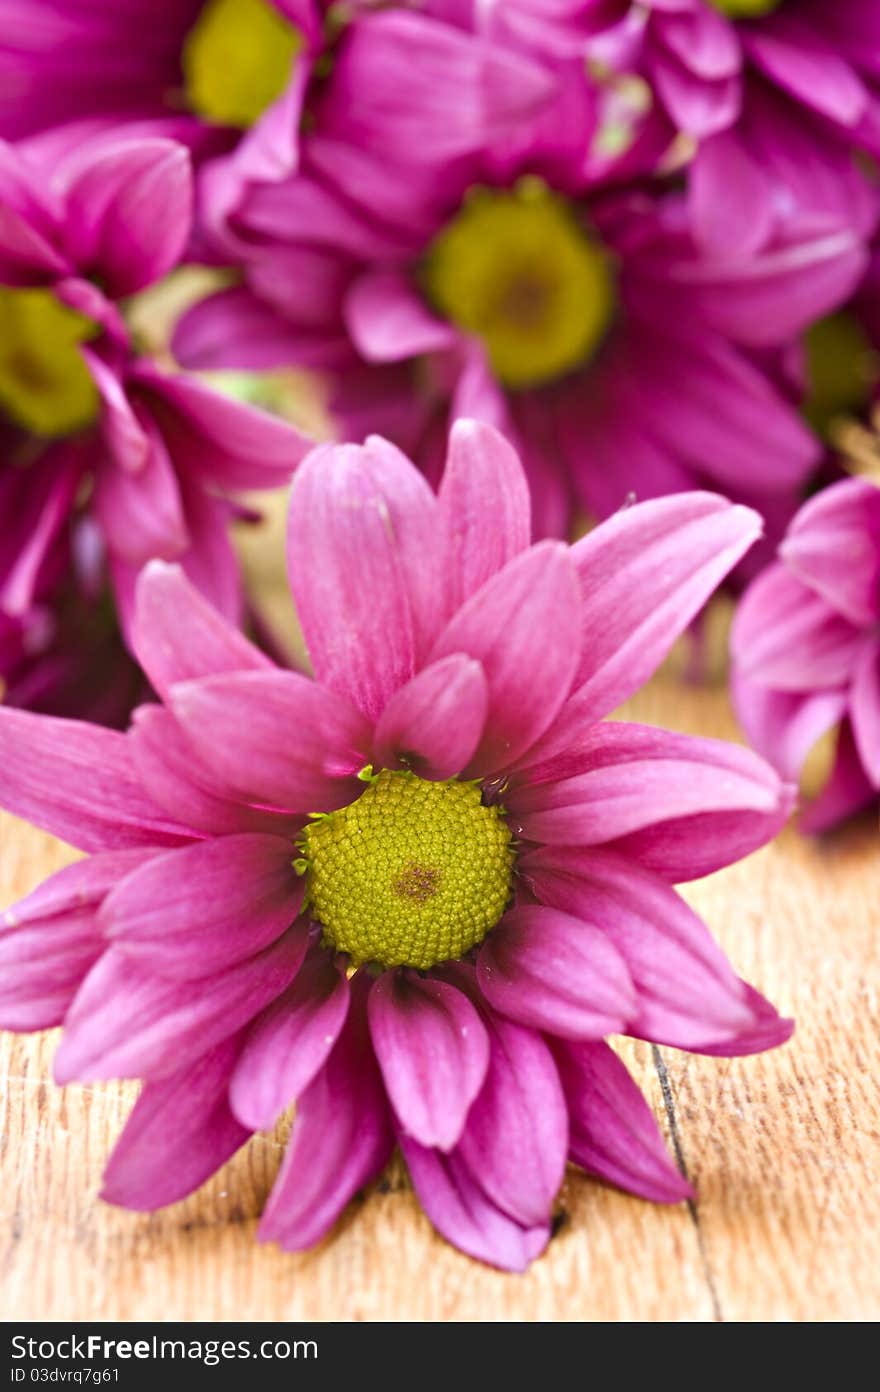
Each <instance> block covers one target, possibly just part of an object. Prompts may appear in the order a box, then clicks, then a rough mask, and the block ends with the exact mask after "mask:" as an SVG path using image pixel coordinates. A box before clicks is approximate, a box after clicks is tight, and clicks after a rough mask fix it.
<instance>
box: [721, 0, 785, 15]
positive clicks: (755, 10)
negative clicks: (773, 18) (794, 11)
mask: <svg viewBox="0 0 880 1392" xmlns="http://www.w3.org/2000/svg"><path fill="white" fill-rule="evenodd" d="M781 3H782V0H709V4H710V5H711V6H712V7H713V9H716V10H720V11H721V13H722V14H723V15H727V16H728V17H729V18H730V19H759V18H760V16H761V15H768V14H771V13H772V12H773V10H776V9H778V8H779V6H780V4H781Z"/></svg>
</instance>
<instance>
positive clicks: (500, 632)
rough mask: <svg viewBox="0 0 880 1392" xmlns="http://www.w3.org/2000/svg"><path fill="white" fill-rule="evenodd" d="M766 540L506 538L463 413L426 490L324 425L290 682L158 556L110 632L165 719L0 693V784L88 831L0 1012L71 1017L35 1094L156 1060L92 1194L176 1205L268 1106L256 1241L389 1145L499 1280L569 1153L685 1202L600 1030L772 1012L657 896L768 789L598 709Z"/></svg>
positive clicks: (37, 900) (734, 847) (516, 512)
mask: <svg viewBox="0 0 880 1392" xmlns="http://www.w3.org/2000/svg"><path fill="white" fill-rule="evenodd" d="M758 531H759V520H758V519H757V517H756V516H755V515H754V514H753V513H751V512H749V511H748V510H747V509H743V508H741V507H733V506H731V505H730V504H728V503H727V502H725V501H724V500H723V499H720V498H718V497H715V496H712V495H708V494H689V495H685V496H682V497H681V498H677V499H669V500H665V501H661V502H657V503H648V504H643V505H641V506H638V507H634V508H632V509H630V510H628V511H626V512H624V513H622V514H620V515H619V516H618V517H616V518H615V519H613V520H612V521H611V522H609V523H606V524H604V525H603V526H601V527H599V528H598V529H597V530H596V531H595V532H593V533H592V534H591V535H590V536H589V537H587V538H585V539H584V540H583V541H581V542H579V543H578V544H577V545H576V546H574V547H573V548H571V549H570V550H569V549H568V548H566V547H565V546H563V545H561V544H559V543H552V542H544V543H541V544H538V545H534V546H531V545H529V503H528V492H527V489H526V485H525V480H524V477H523V475H522V473H521V470H520V467H519V464H518V462H517V460H516V458H515V456H514V455H513V454H512V452H511V450H510V448H509V446H508V445H506V443H505V442H504V441H503V440H502V438H501V437H500V436H498V435H497V434H496V433H494V432H493V431H491V430H490V429H488V428H486V427H482V426H479V425H476V424H474V423H468V422H463V423H459V425H458V426H457V427H456V428H455V430H454V431H453V434H452V437H451V441H450V449H449V459H448V464H447V468H446V471H445V473H444V477H443V481H442V484H441V488H440V491H439V494H438V495H437V496H435V495H433V494H432V493H431V491H430V489H429V488H428V486H427V485H426V483H425V482H424V479H423V478H422V477H421V476H420V475H419V473H418V472H417V471H416V470H415V469H414V468H413V466H412V465H411V464H410V463H409V461H407V460H406V459H405V458H404V457H403V456H402V455H400V454H399V453H398V451H397V450H396V449H394V448H393V447H392V446H391V445H389V444H387V443H386V442H385V441H383V440H380V439H374V440H371V441H370V442H369V443H368V445H367V446H366V448H363V449H361V448H357V447H353V446H346V447H339V448H336V447H322V448H320V449H318V450H316V451H315V452H314V453H313V454H311V455H310V456H309V458H308V459H307V460H306V461H305V462H304V464H303V465H302V467H301V469H300V471H299V473H298V475H297V478H296V481H295V483H294V488H293V496H292V505H291V514H290V531H289V551H288V557H289V563H290V569H291V577H292V587H293V590H294V594H295V597H296V600H297V604H298V611H299V615H300V619H301V622H302V626H303V631H304V634H305V638H306V642H307V644H308V648H309V653H310V656H311V661H312V664H313V666H314V672H315V676H314V678H309V677H306V676H304V675H302V674H301V673H296V672H290V671H281V670H279V669H277V668H275V667H274V666H273V665H272V664H271V663H270V662H269V660H268V659H267V658H265V657H264V656H263V655H262V654H261V653H259V652H258V651H257V650H256V649H255V648H253V647H252V646H251V645H250V644H249V643H247V641H246V640H245V639H244V638H243V637H242V636H241V635H240V634H238V633H236V632H235V631H234V630H233V629H231V628H230V627H228V626H227V625H226V623H225V622H224V620H223V619H222V618H221V616H220V615H218V614H217V613H216V612H215V611H212V610H211V609H210V607H209V606H208V605H207V603H206V602H205V600H204V599H203V598H201V597H200V596H199V595H198V594H197V592H196V591H195V590H194V589H193V588H192V587H191V586H190V585H189V584H188V583H187V581H186V580H185V578H184V576H183V575H182V573H181V572H180V570H179V569H177V568H169V567H166V566H163V565H160V564H158V563H154V564H153V565H152V566H151V567H149V568H148V569H147V571H146V572H144V574H143V576H142V577H141V580H140V582H139V586H138V607H137V616H136V622H135V646H136V651H137V653H138V656H139V658H140V660H141V662H142V663H143V666H144V669H145V671H146V672H147V674H148V675H149V677H150V680H151V681H152V683H153V686H154V687H155V689H156V691H157V692H158V693H159V695H160V697H161V700H162V704H161V705H155V706H151V707H147V708H143V709H142V710H141V711H140V712H139V713H138V714H137V717H136V719H135V722H134V725H133V728H132V730H131V732H130V733H129V734H128V735H127V736H123V735H119V734H115V733H113V732H110V731H103V730H99V729H98V728H96V727H92V726H88V725H77V724H76V723H74V722H69V721H61V720H53V719H50V718H48V717H38V716H34V715H30V714H27V713H22V712H15V711H11V710H0V755H2V759H3V765H4V772H5V777H4V785H3V792H2V797H3V801H4V804H5V805H6V806H7V807H8V808H9V809H10V810H13V811H15V812H17V813H18V814H20V815H25V816H28V817H30V818H32V819H33V820H35V821H37V822H38V823H39V824H41V825H43V826H45V827H46V828H47V829H50V830H52V831H53V832H54V833H56V834H58V835H61V836H62V837H66V838H69V839H71V840H73V841H74V842H75V843H76V844H78V845H79V846H80V847H82V848H83V849H84V850H86V851H89V852H91V853H92V854H91V855H90V858H89V859H87V860H85V861H82V862H80V863H78V864H76V865H74V866H73V867H70V868H68V869H67V870H64V871H62V872H61V874H60V875H58V876H55V877H54V878H53V879H52V880H50V881H48V882H47V883H46V884H45V885H44V886H42V887H41V888H40V889H38V890H37V891H35V893H34V894H32V895H31V896H29V898H28V899H26V900H25V901H23V903H22V904H20V905H18V906H16V907H15V908H14V909H12V910H10V911H9V913H8V914H7V916H6V929H5V931H4V933H3V935H2V938H0V958H2V960H3V964H4V967H5V969H6V970H5V973H4V978H3V979H4V983H5V984H4V986H3V988H2V994H0V1019H2V1022H3V1023H4V1024H5V1025H7V1026H8V1027H12V1028H19V1029H22V1028H41V1027H45V1026H47V1025H50V1024H54V1023H58V1022H59V1021H62V1020H63V1021H64V1025H65V1032H64V1039H63V1042H62V1045H61V1048H60V1050H59V1053H58V1056H57V1060H56V1076H57V1078H58V1079H59V1081H62V1082H64V1081H70V1080H73V1079H74V1078H76V1079H79V1080H82V1081H87V1080H91V1081H94V1080H97V1079H101V1078H108V1077H114V1076H137V1077H142V1078H144V1079H145V1080H146V1086H145V1088H144V1091H143V1094H142V1096H141V1098H140V1101H139V1102H138V1104H137V1106H136V1108H135V1111H134V1113H133V1114H132V1117H131V1119H130V1121H129V1123H128V1126H127V1128H126V1130H125V1132H124V1133H123V1136H122V1138H121V1140H120V1142H119V1144H118V1146H117V1149H116V1151H115V1152H114V1156H113V1158H112V1159H111V1161H110V1165H109V1167H108V1171H107V1174H106V1176H105V1189H104V1193H105V1197H107V1198H109V1199H110V1200H112V1201H114V1202H117V1203H122V1204H126V1205H128V1206H130V1207H135V1208H152V1207H156V1206H158V1205H160V1204H164V1203H169V1202H172V1201H173V1200H175V1199H177V1198H180V1197H182V1196H183V1195H184V1194H185V1193H187V1192H189V1191H190V1190H191V1189H192V1188H193V1187H195V1186H196V1185H197V1184H199V1183H201V1181H202V1180H203V1179H204V1178H205V1177H206V1176H207V1175H208V1174H209V1173H210V1172H211V1171H212V1170H213V1169H214V1168H216V1167H217V1166H218V1165H219V1164H221V1163H222V1162H223V1160H225V1159H226V1158H227V1157H228V1155H229V1154H230V1153H231V1152H232V1151H233V1150H234V1149H235V1148H237V1146H238V1145H240V1144H241V1143H242V1141H243V1140H244V1139H245V1138H246V1136H247V1135H248V1134H249V1132H250V1131H251V1130H253V1129H255V1128H258V1127H263V1126H267V1125H270V1124H271V1123H272V1122H273V1121H274V1119H275V1118H276V1117H277V1116H278V1115H279V1113H280V1112H281V1111H283V1110H284V1108H285V1107H286V1106H287V1105H288V1104H289V1103H290V1102H291V1101H292V1100H293V1098H294V1097H296V1098H298V1106H297V1115H296V1121H295V1125H294V1132H293V1136H292V1140H291V1144H290V1148H289V1150H288V1153H287V1157H286V1159H285V1162H284V1164H283V1166H282V1169H281V1172H280V1174H279V1176H278V1178H277V1180H276V1184H275V1187H274V1189H273V1193H272V1196H271V1198H270V1200H269V1203H268V1206H267V1209H266V1212H265V1215H264V1218H263V1223H262V1228H261V1232H262V1235H263V1236H264V1237H266V1238H274V1239H277V1240H278V1241H280V1242H281V1243H282V1245H284V1246H285V1247H288V1248H299V1247H303V1246H307V1245H310V1244H311V1243H313V1242H315V1241H317V1240H318V1238H319V1237H321V1236H322V1235H323V1233H325V1232H326V1230H327V1229H328V1227H329V1226H330V1225H331V1224H332V1222H333V1221H334V1219H335V1218H336V1216H337V1215H338V1214H339V1212H340V1211H341V1209H342V1207H343V1206H344V1205H345V1204H346V1203H347V1202H348V1200H349V1199H350V1197H351V1196H352V1195H353V1194H354V1192H355V1191H356V1190H357V1189H358V1188H360V1187H361V1186H362V1185H363V1184H364V1183H365V1182H366V1181H367V1180H369V1179H370V1178H371V1177H372V1176H374V1175H375V1174H376V1173H377V1172H378V1171H379V1170H380V1169H381V1168H382V1166H383V1165H384V1164H385V1162H386V1160H387V1159H388V1156H389V1154H390V1151H391V1148H392V1146H393V1144H394V1141H395V1138H396V1140H397V1141H398V1142H399V1144H400V1146H401V1148H402V1151H403V1153H404V1156H405V1158H406V1161H407V1164H408V1166H409V1169H410V1173H411V1175H412V1178H413V1182H414V1184H415V1187H416V1189H417V1191H418V1193H419V1196H420V1198H421V1201H422V1203H423V1205H424V1207H425V1209H426V1211H427V1212H428V1214H429V1216H430V1217H431V1219H432V1221H433V1222H434V1223H435V1225H436V1226H437V1227H438V1228H439V1229H440V1231H441V1232H443V1233H444V1234H445V1235H446V1236H447V1237H448V1238H450V1240H452V1241H453V1242H455V1243H456V1244H457V1245H459V1246H460V1247H461V1248H462V1249H463V1250H465V1251H467V1252H469V1253H471V1254H472V1255H475V1256H478V1257H480V1258H482V1259H484V1260H487V1261H490V1262H493V1263H494V1264H496V1265H499V1266H502V1267H507V1268H512V1269H517V1270H518V1269H521V1268H523V1267H524V1266H525V1265H527V1263H528V1262H529V1261H530V1260H531V1259H532V1258H533V1257H534V1256H536V1255H537V1254H538V1253H539V1252H540V1251H541V1250H542V1249H543V1247H544V1245H545V1243H546V1241H547V1239H548V1236H549V1231H550V1227H549V1224H550V1214H551V1205H552V1203H553V1200H554V1197H555V1195H556V1192H557V1190H558V1187H559V1184H560V1182H561V1179H562V1174H563V1169H564V1165H565V1162H566V1158H567V1157H570V1158H571V1159H573V1160H574V1161H575V1162H577V1163H579V1164H581V1165H583V1166H584V1167H586V1168H588V1169H590V1170H591V1171H593V1172H594V1173H597V1174H599V1175H601V1176H603V1177H605V1178H607V1179H610V1180H611V1181H612V1182H615V1183H618V1184H623V1185H624V1186H625V1187H627V1188H631V1189H633V1190H634V1191H635V1192H637V1193H641V1194H644V1195H645V1196H646V1197H649V1198H653V1199H659V1200H667V1201H674V1200H676V1199H679V1198H681V1197H683V1196H684V1195H685V1194H686V1193H687V1192H688V1190H687V1186H686V1184H685V1183H684V1182H683V1180H682V1179H681V1177H680V1176H679V1174H678V1172H677V1171H676V1170H675V1169H674V1167H673V1166H671V1164H670V1162H669V1161H668V1160H667V1159H666V1157H665V1155H664V1152H663V1149H662V1144H661V1142H660V1138H659V1135H658V1133H657V1131H656V1127H655V1125H654V1123H653V1121H652V1119H651V1116H650V1112H649V1110H648V1109H647V1107H646V1105H645V1103H644V1102H643V1101H642V1099H641V1098H640V1096H639V1094H638V1092H637V1090H636V1089H635V1087H634V1085H633V1083H632V1082H631V1080H630V1079H629V1077H628V1075H627V1074H626V1072H625V1070H624V1069H623V1066H622V1065H621V1064H620V1063H619V1061H618V1060H617V1059H616V1058H615V1056H614V1055H613V1053H612V1052H611V1051H610V1049H609V1048H608V1047H607V1045H606V1044H605V1043H604V1042H603V1038H604V1036H605V1035H606V1034H608V1033H621V1032H628V1033H631V1034H634V1035H637V1036H638V1037H641V1038H645V1039H651V1040H656V1041H659V1042H664V1043H668V1044H673V1045H675V1046H678V1047H681V1048H688V1049H692V1050H697V1051H701V1052H704V1053H709V1054H738V1053H750V1052H754V1051H756V1050H759V1049H764V1048H768V1047H771V1046H772V1045H774V1044H778V1043H781V1042H782V1041H783V1040H784V1039H786V1038H787V1037H788V1035H789V1033H790V1029H791V1025H790V1022H787V1021H784V1020H780V1018H779V1017H778V1015H777V1014H776V1012H775V1011H774V1010H773V1008H772V1007H771V1006H770V1005H769V1004H768V1002H766V1001H765V1000H764V999H763V997H761V996H760V995H759V994H758V993H757V992H756V991H755V990H754V989H753V988H752V987H750V986H748V985H746V984H745V983H744V982H742V981H741V980H740V979H739V978H738V977H737V976H736V974H735V972H734V971H733V969H732V968H731V967H730V965H729V964H728V962H727V960H726V959H725V957H724V956H723V954H722V953H721V952H720V951H719V949H718V948H717V947H716V946H715V944H714V943H713V941H712V939H711V937H710V936H709V934H708V932H707V930H706V929H705V928H704V927H703V925H702V924H701V923H700V921H699V920H698V919H697V918H696V917H695V915H694V914H693V913H692V912H691V911H690V910H689V909H688V908H687V907H686V905H685V904H684V903H683V901H682V900H681V899H679V898H678V896H677V895H676V894H675V892H674V890H673V889H672V888H671V884H672V883H674V882H676V881H679V880H682V879H686V878H689V877H693V876H697V875H703V874H706V873H708V872H709V871H711V870H713V869H716V868H718V867H719V866H721V865H724V864H728V863H730V862H731V861H732V860H735V859H738V858H739V857H741V856H742V855H744V854H746V853H747V852H748V851H750V850H752V849H754V848H755V847H757V846H759V845H761V844H763V843H764V842H765V841H766V840H767V839H769V838H770V837H771V836H772V835H773V834H774V833H775V831H776V830H777V829H778V828H779V826H781V824H782V823H783V821H784V820H785V818H786V816H787V814H788V811H789V809H790V804H791V796H790V791H789V790H788V789H786V788H785V787H784V786H783V785H781V784H780V783H779V781H778V779H777V778H776V776H775V775H774V774H773V772H772V770H771V769H770V768H769V767H768V766H767V765H766V764H764V763H763V761H762V760H760V759H759V758H758V757H757V756H756V755H753V754H751V753H750V752H749V751H746V750H743V749H739V748H737V747H735V746H731V745H726V744H723V743H721V742H719V741H713V740H700V739H693V738H689V737H685V736H679V735H669V734H666V733H664V732H662V731H659V730H655V729H651V728H648V727H642V726H638V725H631V724H624V723H613V722H612V723H607V724H606V723H603V720H602V717H603V716H604V715H606V714H607V713H608V711H609V710H611V709H612V708H613V707H615V706H616V705H618V704H619V702H620V701H621V700H622V699H624V698H625V697H626V696H627V695H628V694H629V693H630V692H631V691H632V690H633V689H634V688H635V687H636V686H638V685H639V684H640V683H641V682H642V681H644V680H645V678H646V677H647V676H648V675H649V674H650V673H651V672H652V671H653V670H654V669H655V668H656V666H657V664H658V663H659V661H660V660H661V659H662V657H663V656H664V654H665V652H666V650H667V648H668V646H669V644H670V643H671V642H672V641H673V639H674V638H675V637H676V636H677V635H678V634H679V633H680V632H681V630H682V628H683V627H684V626H685V625H686V624H687V623H688V622H689V620H690V619H691V618H692V617H693V615H694V613H695V612H696V611H697V610H698V609H699V608H700V607H701V606H702V605H703V603H704V602H705V600H706V598H707V596H708V595H709V594H710V593H711V591H712V590H713V589H714V588H715V586H716V585H717V584H718V582H719V581H720V580H721V579H722V578H723V576H724V575H725V574H726V573H727V571H728V570H729V569H730V568H731V567H732V566H733V565H734V564H735V563H736V561H737V560H738V559H739V557H740V556H741V555H742V553H743V551H744V550H745V549H746V548H747V547H748V546H749V545H750V544H751V542H752V541H753V540H754V538H755V536H756V535H757V534H758ZM317 557H320V563H316V558H317ZM375 770H378V772H376V771H375ZM317 809H319V810H320V815H316V810H317Z"/></svg>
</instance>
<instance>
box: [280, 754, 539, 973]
mask: <svg viewBox="0 0 880 1392" xmlns="http://www.w3.org/2000/svg"><path fill="white" fill-rule="evenodd" d="M302 847H303V852H304V859H303V861H302V862H299V868H301V869H303V870H306V871H307V873H308V890H307V892H308V902H309V907H310V912H311V914H312V917H313V918H314V919H315V920H316V921H317V922H318V923H320V924H321V925H322V926H323V929H324V942H325V945H326V946H328V947H331V948H334V949H335V950H336V951H337V952H345V953H348V955H349V956H350V957H351V959H352V962H353V963H354V964H355V965H356V966H359V965H360V964H361V963H362V962H376V963H379V964H381V965H382V966H383V967H396V966H408V967H417V968H420V969H421V970H425V969H427V968H428V967H432V966H434V965H435V963H437V962H445V961H448V960H449V959H451V958H456V957H461V956H463V955H464V954H465V953H466V952H468V951H469V950H470V949H471V948H472V947H476V945H477V943H479V942H482V940H483V938H484V937H485V936H486V934H487V933H488V932H489V929H490V928H493V927H494V926H495V924H496V923H497V922H498V920H499V918H500V917H501V915H502V914H503V912H504V909H505V906H506V904H507V901H508V899H509V897H510V890H511V876H512V873H513V861H514V851H513V846H512V844H511V837H510V831H509V829H508V826H507V823H506V821H505V820H504V814H503V811H502V809H501V808H500V807H498V806H493V807H486V806H484V805H483V803H482V801H481V797H480V788H479V785H478V784H476V783H464V782H458V781H456V780H455V779H452V780H450V781H449V782H446V783H431V782H429V781H428V780H427V779H424V778H417V777H416V775H415V774H413V773H409V772H402V773H394V772H391V771H390V770H389V769H383V770H382V772H381V773H380V774H378V775H377V776H376V777H375V778H374V779H372V780H371V782H370V784H369V786H368V787H367V789H366V791H365V792H364V793H362V795H361V796H360V797H359V798H358V799H357V801H356V802H352V803H350V804H349V806H348V807H344V808H342V810H341V811H339V812H332V813H330V815H329V816H324V817H319V818H317V819H316V820H315V821H313V822H312V823H311V824H310V825H309V826H308V827H307V828H306V832H305V839H304V842H303V843H302Z"/></svg>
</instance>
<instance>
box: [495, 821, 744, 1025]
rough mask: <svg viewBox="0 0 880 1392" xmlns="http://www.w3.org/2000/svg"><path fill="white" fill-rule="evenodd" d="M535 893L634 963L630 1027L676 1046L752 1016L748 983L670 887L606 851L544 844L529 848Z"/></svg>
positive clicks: (526, 861) (526, 865) (526, 868)
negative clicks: (598, 932)
mask: <svg viewBox="0 0 880 1392" xmlns="http://www.w3.org/2000/svg"><path fill="white" fill-rule="evenodd" d="M521 869H522V872H523V873H524V874H525V875H526V877H527V880H528V882H529V884H530V885H531V887H532V889H533V891H534V893H535V894H536V896H537V897H538V899H539V900H540V901H541V902H542V903H545V904H550V905H553V906H554V907H555V908H560V909H563V910H564V911H565V912H566V913H571V914H574V915H575V916H576V917H578V918H582V919H583V920H584V922H585V923H591V924H594V925H595V926H596V927H597V928H600V929H601V930H602V932H603V933H606V934H607V935H608V937H609V938H610V939H611V941H612V942H613V943H614V945H615V947H616V948H617V950H618V951H619V952H620V954H621V956H622V957H623V958H624V960H625V961H626V964H627V966H628V967H629V970H630V974H631V976H632V979H633V982H634V983H635V987H636V990H637V992H638V997H639V1009H638V1012H637V1014H636V1015H635V1016H634V1018H633V1019H632V1020H631V1021H630V1022H629V1027H628V1030H627V1033H629V1034H635V1035H638V1036H639V1037H640V1038H643V1039H652V1040H654V1041H655V1042H656V1043H658V1044H672V1045H674V1046H675V1047H676V1048H679V1049H701V1048H703V1047H704V1046H707V1045H712V1044H716V1043H728V1042H732V1041H734V1040H735V1039H737V1038H738V1037H739V1036H740V1035H745V1034H747V1033H748V1032H749V1031H750V1030H751V1029H752V1028H753V1026H754V1024H755V1017H754V1012H753V1010H752V1008H751V1006H750V1004H749V1001H748V998H747V993H746V990H745V987H744V986H743V983H742V982H741V981H740V979H739V977H738V976H737V975H736V973H735V972H734V970H733V968H732V967H731V965H730V963H729V962H728V960H727V958H726V957H725V956H724V953H723V952H722V951H721V949H720V948H719V947H718V945H717V944H716V943H715V941H714V939H713V938H712V936H711V934H710V933H709V931H708V929H707V928H706V926H705V925H704V924H703V923H702V922H701V921H700V919H699V918H698V917H697V915H696V914H695V913H694V912H693V910H691V909H690V908H688V906H687V904H685V903H684V901H683V900H682V899H680V898H679V896H678V895H677V894H676V893H675V891H674V890H673V889H670V887H669V886H668V885H667V884H665V883H664V882H663V881H662V880H660V879H658V878H657V877H656V876H655V875H652V874H650V873H649V872H648V871H646V870H642V869H641V868H640V867H639V866H638V865H637V864H635V863H634V862H632V861H630V860H628V859H626V858H624V857H623V856H617V855H614V854H612V853H611V852H608V851H597V850H590V851H586V852H585V851H581V850H578V849H577V848H572V847H545V848H542V849H541V850H538V851H534V852H531V853H529V854H527V855H526V856H524V857H523V858H522V861H521Z"/></svg>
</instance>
